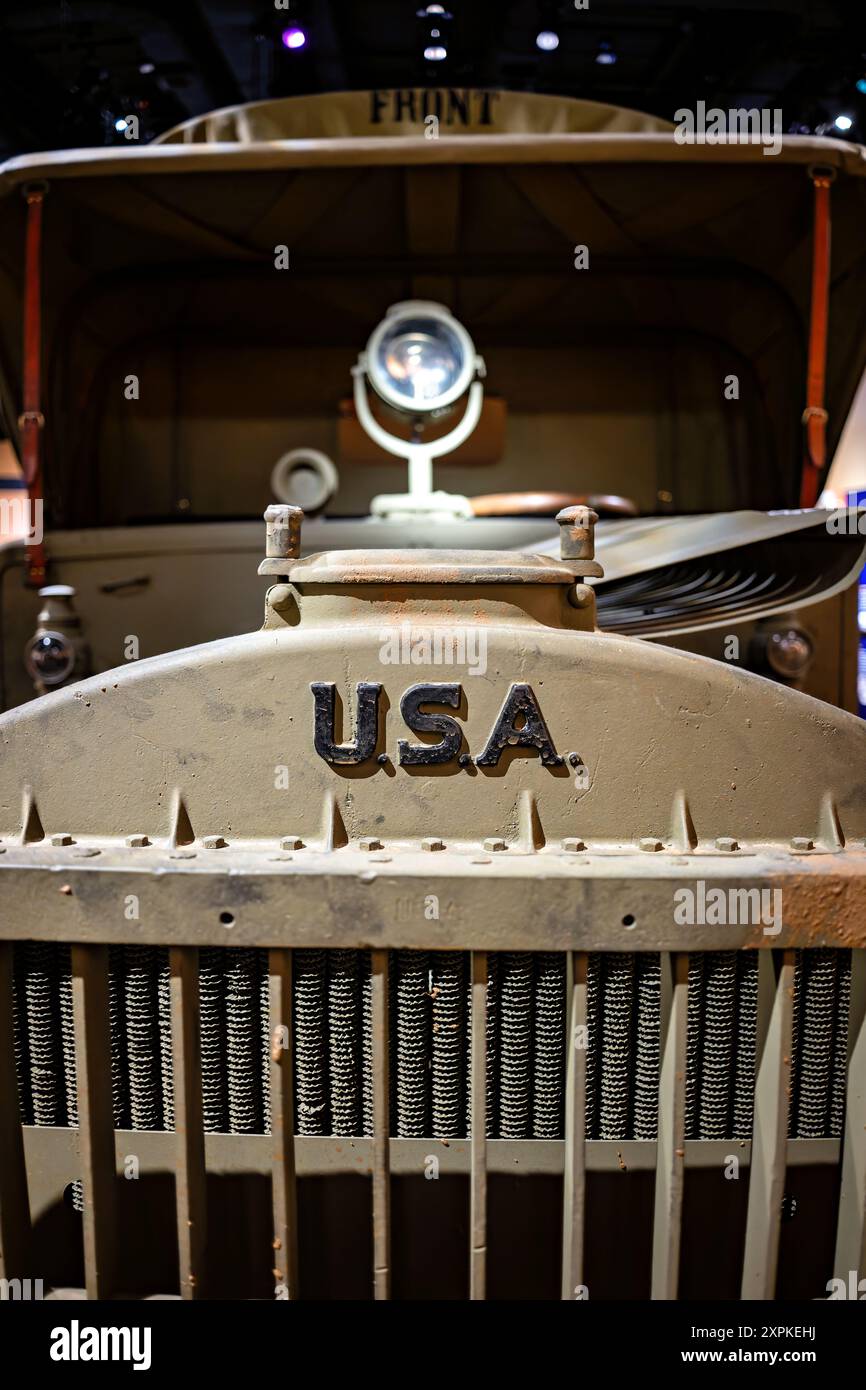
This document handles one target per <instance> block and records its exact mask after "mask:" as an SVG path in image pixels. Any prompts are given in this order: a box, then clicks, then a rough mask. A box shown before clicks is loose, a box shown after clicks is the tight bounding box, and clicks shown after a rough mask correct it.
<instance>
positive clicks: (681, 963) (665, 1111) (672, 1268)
mask: <svg viewBox="0 0 866 1390" xmlns="http://www.w3.org/2000/svg"><path fill="white" fill-rule="evenodd" d="M660 963H661V1009H660V1012H661V1018H660V1034H659V1046H660V1055H661V1071H660V1074H659V1107H658V1109H659V1113H658V1140H657V1144H656V1187H655V1213H654V1217H653V1262H652V1290H651V1296H652V1298H654V1299H675V1298H676V1296H677V1290H678V1285H679V1275H680V1234H681V1231H682V1216H683V1172H684V1167H685V1135H686V1039H687V1033H688V1013H689V957H688V955H687V954H686V953H685V952H677V953H675V954H671V953H669V952H664V953H663V954H662V957H661V962H660Z"/></svg>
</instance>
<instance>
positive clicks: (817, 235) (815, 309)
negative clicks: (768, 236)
mask: <svg viewBox="0 0 866 1390" xmlns="http://www.w3.org/2000/svg"><path fill="white" fill-rule="evenodd" d="M810 172H811V178H812V182H813V184H814V185H815V202H814V215H813V229H812V309H811V315H810V320H809V362H808V367H807V374H806V409H805V410H804V411H803V424H804V426H805V438H804V458H803V474H802V478H801V482H800V506H801V507H814V506H815V504H816V502H817V501H818V490H819V488H820V486H821V480H822V478H823V476H824V467H825V464H826V462H827V411H826V409H825V408H824V387H825V382H826V375H827V319H828V313H829V298H830V184H831V183H832V182H833V179H834V178H835V177H836V173H835V170H832V169H822V170H820V171H819V170H812V171H810Z"/></svg>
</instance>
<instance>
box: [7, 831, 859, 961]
mask: <svg viewBox="0 0 866 1390" xmlns="http://www.w3.org/2000/svg"><path fill="white" fill-rule="evenodd" d="M386 843H387V842H386ZM506 843H508V842H506ZM91 853H92V851H91ZM183 853H184V854H192V855H195V857H194V858H183V859H181V858H172V857H171V851H166V850H163V849H159V848H157V847H153V848H150V849H143V850H126V849H115V848H114V847H107V848H106V849H105V850H102V851H100V852H99V853H98V854H95V855H93V857H89V858H87V859H72V858H70V855H69V852H64V851H61V850H57V849H53V848H42V847H38V846H34V847H27V848H17V849H12V848H10V849H9V851H8V852H7V854H6V855H4V856H2V857H0V858H2V863H3V868H2V869H0V939H9V938H10V937H11V938H17V939H30V940H37V941H44V940H66V941H69V940H78V941H83V942H88V941H89V942H96V943H99V942H103V941H105V940H107V939H110V940H112V941H115V942H128V943H133V944H135V943H151V944H154V945H164V944H166V943H167V942H174V943H177V944H186V945H199V946H205V945H213V946H217V945H219V946H226V945H231V946H260V947H284V946H302V947H306V946H309V947H315V946H321V945H322V944H323V943H327V944H328V945H332V946H346V947H374V946H376V947H382V948H385V947H393V948H400V947H405V948H412V949H427V950H430V949H432V950H436V949H445V948H448V947H455V946H457V947H460V948H461V949H463V950H490V951H493V950H520V949H525V950H551V951H552V950H563V951H568V950H578V951H579V950H606V951H652V950H666V951H686V950H704V949H707V950H728V949H730V950H733V949H742V948H755V949H767V948H770V947H776V946H782V947H785V946H803V947H813V946H814V947H818V946H857V945H862V944H864V943H866V852H864V850H862V849H850V848H849V849H846V851H845V853H844V854H843V853H838V852H836V853H833V852H829V851H827V852H824V853H821V852H814V853H812V852H810V853H804V854H801V855H798V854H795V853H790V852H786V851H784V850H777V851H775V852H760V853H759V852H755V853H747V852H742V853H739V854H737V853H722V852H711V851H709V850H707V851H705V852H701V853H695V854H688V855H684V854H677V853H675V852H673V851H671V852H668V853H659V854H653V855H650V854H646V853H641V852H639V851H634V850H632V851H630V850H629V849H628V848H627V847H625V846H623V847H622V848H621V849H620V850H619V852H617V851H616V850H615V849H613V848H610V849H606V850H605V851H603V852H599V853H595V852H593V851H590V852H588V853H586V852H581V853H572V852H568V851H564V850H560V849H559V848H558V847H556V846H550V847H548V848H546V849H545V850H543V851H542V852H540V853H532V852H527V851H526V850H525V849H524V848H522V847H519V846H518V845H517V843H516V841H512V842H510V845H509V848H508V849H507V850H505V851H504V852H501V853H497V854H487V855H484V854H479V853H478V851H477V850H476V852H475V853H474V854H473V853H471V852H468V851H466V850H463V851H459V850H456V849H455V850H451V849H450V848H446V849H444V850H442V851H440V852H438V853H435V854H431V853H429V852H424V851H423V850H422V849H421V848H420V846H419V847H418V848H417V849H410V848H408V847H404V846H393V847H392V846H390V845H387V848H386V849H385V850H384V852H383V853H382V855H381V857H377V854H378V852H370V851H363V850H360V849H358V848H356V847H351V846H347V847H343V848H337V849H335V850H333V851H330V852H324V851H320V850H312V849H310V850H307V849H304V850H300V851H298V852H296V853H293V854H291V855H289V854H287V853H285V852H282V853H281V852H280V851H279V850H278V842H276V841H275V842H274V845H273V847H272V850H271V852H270V853H262V852H261V851H259V852H255V853H253V852H249V851H235V850H234V849H231V848H228V849H223V850H219V851H215V852H205V851H204V850H202V849H200V848H198V847H196V848H193V847H191V848H190V849H188V850H184V851H183ZM701 883H703V884H704V894H705V896H706V895H707V894H709V893H710V892H711V891H713V890H716V889H720V890H722V891H723V892H724V894H725V895H726V896H725V901H726V902H727V903H729V904H730V903H731V902H732V901H736V902H738V903H739V902H743V903H746V904H747V903H748V902H749V901H750V899H748V898H736V899H732V898H731V896H730V895H731V894H732V893H734V894H740V893H745V894H748V893H750V892H751V893H754V891H755V890H756V889H759V890H764V891H765V892H768V893H770V894H772V893H773V892H774V891H776V890H778V891H780V892H781V894H782V899H781V901H782V914H781V915H782V927H781V931H780V932H779V933H778V934H777V935H776V934H772V932H770V933H768V932H766V931H765V924H764V923H763V922H762V921H761V920H758V921H757V922H756V923H753V922H751V921H746V922H742V921H739V920H738V921H736V922H730V921H729V922H726V923H725V922H718V923H715V922H706V921H704V922H700V921H696V922H695V923H694V924H690V923H687V922H682V923H680V922H677V921H675V920H674V907H675V897H674V895H675V894H676V893H677V892H679V891H681V890H683V889H689V890H690V891H694V892H695V893H696V894H697V893H699V892H700V888H699V885H700V884H701ZM130 894H132V895H134V896H135V897H136V898H137V899H138V913H139V915H138V920H137V921H136V920H130V919H128V918H127V916H126V915H125V909H126V905H127V899H128V897H129V896H130ZM430 894H435V895H436V896H437V897H438V899H439V918H438V920H430V919H429V918H428V917H425V901H426V899H427V897H429V895H430ZM751 901H754V899H752V900H751ZM229 917H230V918H231V921H230V922H229V921H228V920H223V918H229ZM626 918H631V919H632V920H631V921H628V922H626V920H625V919H626ZM769 925H770V926H771V927H772V923H769Z"/></svg>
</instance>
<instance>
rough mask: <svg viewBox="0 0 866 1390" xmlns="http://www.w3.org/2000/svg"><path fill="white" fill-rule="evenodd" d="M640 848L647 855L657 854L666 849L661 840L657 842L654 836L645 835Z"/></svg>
mask: <svg viewBox="0 0 866 1390" xmlns="http://www.w3.org/2000/svg"><path fill="white" fill-rule="evenodd" d="M640 847H641V849H642V850H644V852H645V853H646V854H657V853H658V851H659V850H660V849H664V845H663V844H662V842H661V840H656V839H655V838H654V837H653V836H652V835H644V837H643V839H642V840H641V841H640Z"/></svg>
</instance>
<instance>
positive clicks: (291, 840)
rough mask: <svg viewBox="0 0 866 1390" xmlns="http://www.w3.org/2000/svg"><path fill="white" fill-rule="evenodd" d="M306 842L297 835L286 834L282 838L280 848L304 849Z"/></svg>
mask: <svg viewBox="0 0 866 1390" xmlns="http://www.w3.org/2000/svg"><path fill="white" fill-rule="evenodd" d="M303 848H304V842H303V840H299V839H298V837H297V835H284V836H283V838H282V839H281V840H280V849H303Z"/></svg>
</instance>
